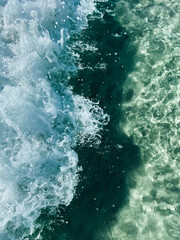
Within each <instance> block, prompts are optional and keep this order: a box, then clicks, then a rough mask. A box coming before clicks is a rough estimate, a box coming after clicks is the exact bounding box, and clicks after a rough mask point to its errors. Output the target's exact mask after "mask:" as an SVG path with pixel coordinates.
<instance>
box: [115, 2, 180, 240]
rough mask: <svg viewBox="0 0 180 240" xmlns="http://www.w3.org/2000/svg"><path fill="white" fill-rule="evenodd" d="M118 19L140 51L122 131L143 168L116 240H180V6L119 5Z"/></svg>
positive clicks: (131, 179)
mask: <svg viewBox="0 0 180 240" xmlns="http://www.w3.org/2000/svg"><path fill="white" fill-rule="evenodd" d="M117 14H118V18H119V21H120V23H121V24H123V25H124V27H125V28H126V29H127V31H128V32H129V35H130V38H131V44H132V45H134V47H135V48H136V54H135V56H134V59H135V63H134V66H133V69H132V71H131V72H129V74H128V76H127V79H126V81H125V83H124V86H123V91H124V100H123V104H122V111H123V112H124V121H121V120H120V122H119V126H120V128H121V129H122V131H123V132H124V133H125V134H126V135H127V136H129V137H130V138H131V139H132V140H133V143H134V144H136V145H137V146H138V147H139V149H140V157H141V165H142V166H141V167H140V168H139V169H138V170H135V171H132V172H131V173H130V174H129V176H128V177H127V184H128V185H129V189H130V193H129V198H128V201H127V204H125V206H124V207H123V208H122V209H121V210H120V211H119V214H118V220H117V224H115V225H114V226H113V227H112V229H111V237H112V239H117V240H119V239H125V240H130V239H131V240H135V239H143V240H145V239H146V240H150V239H157V240H161V239H164V240H178V239H180V224H179V223H180V222H179V219H180V211H179V210H180V158H179V157H180V155H179V153H180V152H179V149H180V148H179V147H180V142H179V123H180V119H179V103H180V102H179V101H180V98H179V93H180V92H179V87H180V85H179V76H180V75H179V74H180V42H179V37H180V33H179V27H180V25H179V23H180V22H179V14H180V2H179V1H170V2H169V1H161V0H155V1H119V3H118V4H117Z"/></svg>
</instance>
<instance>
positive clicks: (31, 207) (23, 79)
mask: <svg viewBox="0 0 180 240" xmlns="http://www.w3.org/2000/svg"><path fill="white" fill-rule="evenodd" d="M94 11H96V8H95V4H94V2H93V1H85V0H82V1H59V0H53V1H44V0H38V1H20V0H8V1H1V3H0V62H1V64H0V66H1V67H0V68H1V73H0V74H1V75H0V102H1V109H0V125H1V137H0V149H1V153H0V159H1V160H0V171H1V173H0V213H1V214H0V239H1V240H8V239H10V240H11V239H25V238H26V239H29V237H30V236H31V238H32V239H41V231H42V226H40V225H39V224H38V223H36V220H37V219H38V218H39V216H40V215H41V213H42V212H43V211H47V212H49V214H51V215H52V214H53V213H56V212H57V211H58V206H59V205H62V206H67V205H69V204H70V202H71V200H72V199H73V196H74V194H75V187H76V185H77V183H78V171H79V170H80V169H79V167H78V165H77V163H78V155H77V153H76V151H75V150H74V148H75V147H76V145H77V144H80V145H81V144H84V143H85V142H91V143H92V144H96V145H98V144H99V143H100V141H101V136H100V131H101V130H102V128H103V126H104V125H106V124H107V122H108V120H109V116H108V115H107V114H105V113H104V112H103V110H102V109H101V108H100V107H99V105H98V103H97V102H93V101H91V100H90V99H88V98H85V97H83V96H82V95H81V96H80V95H78V94H74V93H73V91H72V87H71V86H70V85H69V84H68V81H69V80H70V78H71V77H72V76H73V75H75V74H77V71H78V68H77V65H78V64H76V58H77V56H75V55H76V54H75V52H74V50H73V46H72V45H73V41H72V42H71V43H70V39H71V38H72V37H73V35H75V34H80V32H81V31H82V30H83V29H84V28H85V27H86V25H87V16H88V15H89V14H92V13H93V12H94Z"/></svg>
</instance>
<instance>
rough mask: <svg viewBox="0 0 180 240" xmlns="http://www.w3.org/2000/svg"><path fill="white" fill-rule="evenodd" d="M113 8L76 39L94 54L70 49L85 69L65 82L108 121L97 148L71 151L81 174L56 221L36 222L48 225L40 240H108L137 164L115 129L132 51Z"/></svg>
mask: <svg viewBox="0 0 180 240" xmlns="http://www.w3.org/2000/svg"><path fill="white" fill-rule="evenodd" d="M114 8H115V3H110V2H108V3H100V4H99V6H98V9H99V10H100V12H102V13H103V14H104V16H103V18H99V17H96V15H94V17H91V18H90V19H89V26H88V28H87V29H86V30H84V31H83V33H82V34H81V36H77V38H78V40H80V41H83V42H84V43H87V44H89V45H91V44H92V43H94V44H96V47H97V48H98V50H97V52H92V51H82V50H81V49H80V48H78V47H77V48H76V51H77V53H78V54H80V59H81V61H80V62H81V64H82V65H83V66H86V67H87V66H88V68H85V69H82V70H79V72H78V75H77V76H75V77H74V78H73V79H71V85H72V86H73V89H74V92H75V93H78V94H81V95H84V96H85V97H88V98H90V99H92V100H93V101H95V102H99V105H100V106H101V107H102V108H103V109H104V111H105V112H106V113H108V114H109V115H110V122H109V124H108V125H107V126H106V128H105V129H104V130H103V132H102V133H101V134H102V139H101V144H100V145H99V146H97V147H96V145H95V144H92V145H87V146H86V145H85V146H80V147H78V148H77V149H76V152H78V155H79V166H80V167H82V169H83V170H82V171H81V172H80V178H79V184H78V186H77V189H76V195H75V197H74V199H73V201H72V202H71V204H70V205H69V206H68V207H66V208H61V207H60V213H59V215H57V216H52V217H50V219H49V220H48V219H47V215H46V213H45V214H44V215H43V216H42V217H41V219H40V221H44V224H45V222H47V221H48V222H51V221H52V225H50V226H48V227H47V228H46V230H44V232H43V234H42V236H43V237H44V238H43V239H45V240H48V239H49V240H55V239H56V240H84V239H88V240H95V239H96V240H98V239H99V238H98V237H96V233H98V232H99V231H100V232H104V233H105V235H106V232H107V239H109V237H108V228H109V227H110V226H111V225H113V224H114V223H115V222H116V213H117V212H118V211H119V209H121V207H122V206H123V205H124V204H125V203H126V201H127V196H128V191H129V189H128V188H127V186H126V176H127V174H128V173H129V172H130V171H131V170H132V169H134V168H137V167H138V166H139V164H140V157H139V150H138V147H137V146H135V145H133V143H132V141H131V140H130V139H129V138H128V137H127V136H125V135H124V134H123V133H121V132H120V129H119V120H120V119H121V121H122V122H123V114H122V113H121V101H122V99H123V98H124V96H123V90H122V86H123V83H124V81H125V79H126V76H127V73H128V72H129V71H131V70H132V68H133V64H134V62H133V59H134V58H133V56H134V54H135V49H134V48H133V47H130V40H129V36H128V33H127V32H126V31H125V29H124V28H123V27H122V26H121V25H120V24H119V22H118V21H117V20H116V18H115V14H114ZM107 10H111V12H109V13H108V11H107ZM98 63H100V64H101V63H102V64H104V63H105V64H106V69H98V68H96V66H97V64H98ZM125 97H126V98H127V99H128V98H129V97H130V96H129V95H127V96H125ZM62 222H64V223H62Z"/></svg>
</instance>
